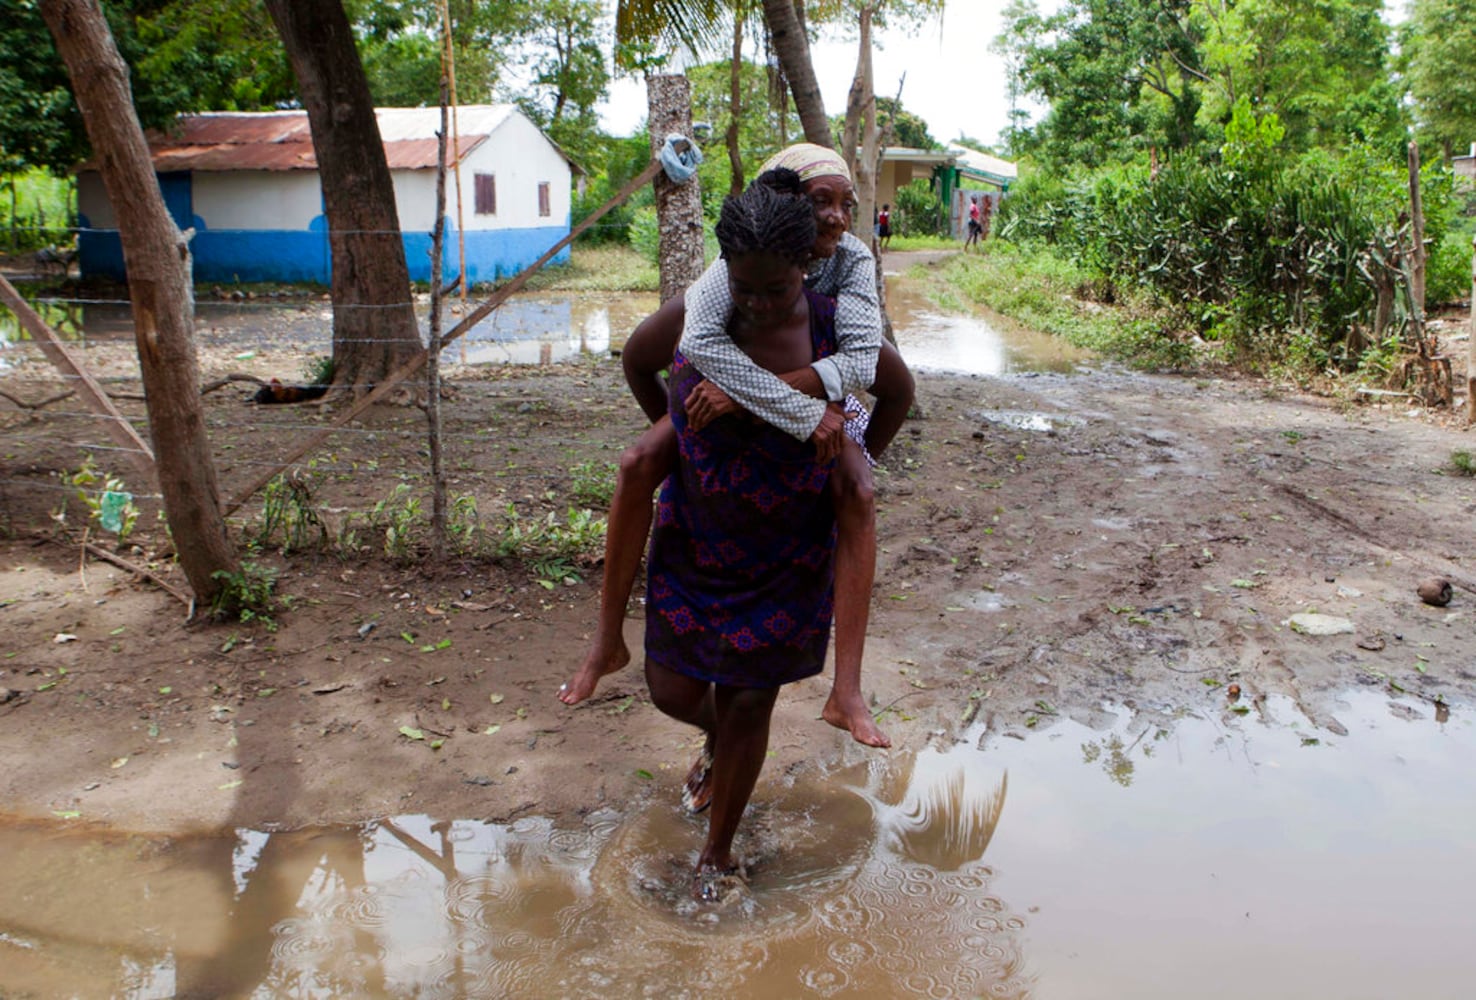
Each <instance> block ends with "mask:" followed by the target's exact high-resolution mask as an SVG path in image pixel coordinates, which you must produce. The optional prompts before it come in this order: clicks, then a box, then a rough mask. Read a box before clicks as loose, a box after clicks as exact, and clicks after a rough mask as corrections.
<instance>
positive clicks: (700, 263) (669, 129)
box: [646, 76, 706, 302]
mask: <svg viewBox="0 0 1476 1000" xmlns="http://www.w3.org/2000/svg"><path fill="white" fill-rule="evenodd" d="M646 103H647V120H648V121H649V122H650V129H651V155H652V156H656V155H657V154H659V153H660V151H661V145H662V143H663V142H664V141H665V139H666V137H667V136H668V135H673V134H674V135H682V136H689V137H690V136H691V134H692V92H691V87H690V85H689V84H688V83H687V78H686V77H685V76H652V77H647V78H646ZM653 185H654V187H655V189H656V225H657V229H658V232H659V234H660V243H659V248H658V251H657V253H658V255H659V257H660V266H661V301H662V302H665V301H666V300H667V299H669V298H671V297H672V296H673V295H679V294H681V293H682V292H684V291H686V289H687V286H688V285H690V284H691V283H692V282H694V281H696V280H697V278H698V276H699V275H701V274H702V269H703V268H704V267H705V266H706V260H705V257H704V252H703V247H702V196H701V191H700V188H699V187H698V184H697V178H696V177H695V176H694V177H692V179H691V180H689V181H687V182H685V183H683V184H678V183H676V182H674V181H672V180H671V178H669V177H667V176H666V174H665V173H664V172H663V173H659V174H657V175H656V179H655V181H654V182H653Z"/></svg>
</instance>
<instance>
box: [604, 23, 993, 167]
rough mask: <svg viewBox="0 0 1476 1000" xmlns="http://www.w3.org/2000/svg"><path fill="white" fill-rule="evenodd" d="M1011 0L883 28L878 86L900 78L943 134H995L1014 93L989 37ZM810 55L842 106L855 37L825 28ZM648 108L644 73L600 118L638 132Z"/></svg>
mask: <svg viewBox="0 0 1476 1000" xmlns="http://www.w3.org/2000/svg"><path fill="white" fill-rule="evenodd" d="M1005 2H1006V0H950V2H949V3H948V4H947V7H946V9H945V13H944V15H943V22H942V24H941V25H939V24H937V23H933V24H930V25H928V26H926V27H924V28H922V29H921V30H920V31H917V32H916V33H915V34H913V35H912V36H911V37H909V36H908V35H906V34H904V33H901V32H897V31H891V32H888V33H885V34H881V35H879V36H878V39H877V45H876V47H875V52H874V54H873V57H872V58H873V61H874V62H873V73H874V79H875V86H876V92H877V93H878V94H879V95H881V96H884V97H892V96H895V95H896V93H897V86H898V83H899V82H901V83H902V106H903V107H904V108H906V109H907V110H908V111H911V112H912V113H913V114H916V115H919V116H920V117H921V118H922V119H923V120H924V121H926V122H927V123H928V131H929V133H931V134H932V136H933V138H934V139H937V140H938V141H939V142H943V143H947V142H951V141H953V140H955V139H957V138H958V137H959V135H961V134H962V135H967V136H969V137H970V138H974V139H978V140H980V141H981V142H986V143H993V142H996V141H997V140H998V138H999V135H1000V133H1001V132H1002V130H1003V129H1004V127H1005V125H1006V124H1007V122H1008V117H1009V97H1008V94H1007V91H1006V88H1005V74H1004V67H1003V65H1002V63H1001V61H1000V59H999V57H998V56H995V55H993V54H991V53H990V51H989V43H990V42H991V41H992V40H993V39H994V36H995V35H997V34H998V33H999V30H1000V11H1001V10H1003V9H1004V6H1005ZM810 57H811V59H812V61H813V62H814V64H815V75H816V77H817V78H818V79H819V81H820V92H821V96H822V97H823V98H824V100H825V112H826V114H828V115H838V114H841V113H843V112H844V111H845V108H846V92H847V91H848V90H849V89H850V86H851V77H852V76H853V75H854V74H855V72H856V41H855V40H854V39H852V40H849V41H847V40H844V39H840V38H834V37H832V36H829V35H827V36H825V37H823V38H822V39H821V40H820V42H819V43H818V44H816V45H813V46H811V50H810ZM903 74H906V79H905V81H903ZM645 115H646V88H645V84H644V83H643V82H642V81H640V80H632V79H622V80H618V81H616V82H615V83H614V84H613V86H612V87H611V94H610V99H609V100H608V101H607V102H605V104H603V105H602V106H601V107H600V121H601V124H602V125H603V127H604V129H605V131H606V132H608V133H610V134H612V135H631V134H633V133H634V132H635V131H636V130H637V129H638V128H640V127H641V124H642V122H643V120H644V119H645Z"/></svg>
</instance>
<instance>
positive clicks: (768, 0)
mask: <svg viewBox="0 0 1476 1000" xmlns="http://www.w3.org/2000/svg"><path fill="white" fill-rule="evenodd" d="M764 23H765V24H767V25H768V26H769V38H770V39H771V40H772V41H773V43H774V51H775V53H777V54H778V56H779V65H780V66H781V67H782V68H783V70H784V75H785V77H786V78H788V80H789V89H790V90H791V91H792V92H793V93H794V107H795V110H796V111H797V112H799V118H800V124H801V125H803V126H804V129H805V141H806V142H813V143H814V144H815V145H817V146H824V147H825V148H826V149H834V148H835V140H834V139H832V138H831V137H830V120H829V119H827V118H826V117H825V101H824V100H823V99H822V98H821V96H820V84H819V82H818V81H817V80H816V79H815V66H814V64H813V63H811V62H810V43H809V40H808V39H806V38H805V28H804V25H803V24H801V23H800V19H799V14H798V13H797V12H796V10H795V0H764Z"/></svg>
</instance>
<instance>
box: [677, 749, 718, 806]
mask: <svg viewBox="0 0 1476 1000" xmlns="http://www.w3.org/2000/svg"><path fill="white" fill-rule="evenodd" d="M710 805H712V751H711V750H709V749H708V748H707V747H703V748H702V753H700V754H698V756H697V760H696V761H695V762H694V763H693V764H692V769H691V770H690V771H688V772H687V780H686V781H685V782H684V783H683V785H682V806H683V807H684V808H685V809H686V810H687V812H689V813H692V814H694V815H695V814H696V813H700V812H702V811H703V810H704V809H706V808H707V807H708V806H710Z"/></svg>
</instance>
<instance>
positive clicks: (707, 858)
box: [696, 686, 779, 890]
mask: <svg viewBox="0 0 1476 1000" xmlns="http://www.w3.org/2000/svg"><path fill="white" fill-rule="evenodd" d="M778 697H779V689H778V688H735V687H724V686H718V687H717V690H716V694H715V697H714V702H713V704H714V708H715V711H716V719H717V730H716V733H715V737H716V739H715V743H714V754H713V765H712V817H711V818H710V819H709V820H708V826H707V843H706V844H704V845H703V847H702V853H701V855H699V856H698V858H697V875H698V885H697V886H696V888H697V889H699V890H700V888H701V876H702V875H703V874H704V873H711V872H724V871H730V870H731V869H732V868H734V867H735V862H734V860H733V835H734V834H735V833H737V832H738V821H739V820H741V819H742V818H743V810H744V809H745V808H747V807H748V800H749V798H750V797H751V796H752V795H753V786H754V785H756V784H757V783H758V776H759V772H760V771H762V770H763V768H764V758H765V757H766V756H767V754H768V751H769V719H770V718H771V717H772V715H773V713H774V702H775V700H776V699H777V698H778Z"/></svg>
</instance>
